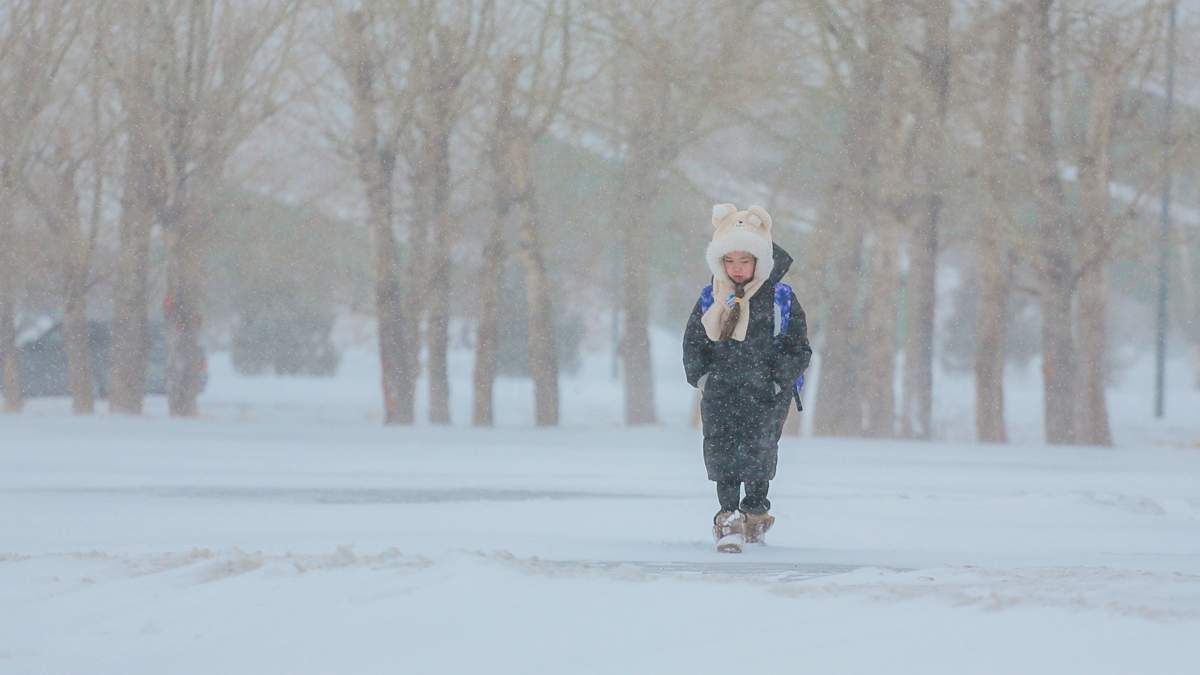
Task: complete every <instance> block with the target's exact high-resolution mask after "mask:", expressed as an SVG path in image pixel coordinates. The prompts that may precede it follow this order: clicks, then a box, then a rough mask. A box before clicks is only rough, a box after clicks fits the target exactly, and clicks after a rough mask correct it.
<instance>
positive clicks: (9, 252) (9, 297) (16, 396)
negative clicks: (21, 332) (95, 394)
mask: <svg viewBox="0 0 1200 675" xmlns="http://www.w3.org/2000/svg"><path fill="white" fill-rule="evenodd" d="M5 188H6V186H5V185H2V184H0V377H2V378H3V380H2V382H0V385H2V387H0V388H3V390H4V412H6V413H19V412H21V409H22V408H24V407H25V397H24V395H23V394H22V392H21V361H20V353H19V352H18V347H17V325H16V320H17V316H16V315H17V302H16V299H17V289H16V274H15V273H14V269H13V268H14V261H13V257H14V256H15V251H14V246H13V245H12V242H13V241H14V240H15V239H16V237H15V236H14V233H13V227H14V224H13V221H12V210H11V206H10V205H11V203H12V202H11V200H9V199H6V198H5V197H7V194H6V192H7V191H6V189H5Z"/></svg>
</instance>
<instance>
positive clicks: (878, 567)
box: [0, 344, 1200, 675]
mask: <svg viewBox="0 0 1200 675" xmlns="http://www.w3.org/2000/svg"><path fill="white" fill-rule="evenodd" d="M662 349H663V350H664V351H662V352H660V353H659V357H660V358H659V365H658V366H657V370H658V371H659V372H658V374H659V375H660V386H659V390H658V397H659V401H660V408H661V410H660V412H661V414H662V418H663V420H664V422H663V424H662V425H661V426H659V427H655V428H649V429H636V430H629V429H623V428H621V427H620V426H619V425H618V421H619V418H620V410H621V407H620V406H621V404H620V398H619V391H620V390H619V386H618V385H617V384H616V383H613V382H611V381H610V380H609V379H608V378H607V363H606V362H605V360H604V359H602V358H598V359H595V360H592V361H589V362H588V364H587V366H586V367H585V369H584V372H583V373H581V374H580V375H579V376H578V377H576V378H573V379H569V380H567V381H565V382H564V387H563V398H564V402H563V409H564V418H565V424H564V426H563V428H560V429H555V430H535V429H531V428H529V427H528V419H529V407H530V404H529V400H528V399H529V397H530V394H529V387H528V384H527V383H524V382H517V381H502V382H501V385H500V387H499V392H498V394H499V395H498V406H499V409H498V413H499V420H500V422H501V427H500V428H499V429H497V430H493V431H479V430H472V429H469V428H465V426H456V427H453V428H444V429H443V428H430V427H427V426H418V427H416V428H409V429H389V428H383V427H381V426H380V425H379V401H378V390H377V385H376V382H377V369H376V366H375V364H374V362H373V360H372V359H371V358H370V355H369V354H365V353H357V352H356V353H351V354H349V355H348V358H347V362H346V363H345V366H344V368H343V370H342V373H341V374H340V375H339V377H337V378H335V379H332V380H304V379H296V380H291V379H274V378H262V379H247V378H240V377H237V376H236V375H234V374H233V373H232V371H231V370H230V369H229V368H228V363H227V360H226V359H225V358H224V357H223V355H220V354H217V355H213V357H212V369H213V372H212V381H211V386H210V388H209V390H208V391H207V392H206V393H205V395H204V397H203V399H202V401H201V407H202V413H203V414H202V416H201V418H200V419H197V420H191V421H177V420H170V419H166V418H165V417H164V416H163V413H162V402H161V401H152V405H151V411H150V414H149V415H148V416H147V417H146V418H143V419H126V418H117V417H110V416H107V415H98V416H97V417H95V418H90V419H79V418H73V417H71V416H70V415H69V414H67V411H68V410H69V406H68V405H67V404H66V402H64V401H61V400H50V401H36V402H34V403H33V404H32V405H31V406H30V409H29V410H28V411H27V413H25V414H23V415H21V416H18V417H0V608H2V610H0V673H3V674H5V675H7V674H9V673H12V674H14V675H15V674H22V675H24V674H40V673H55V674H58V673H72V674H73V673H88V674H91V673H114V674H115V673H121V674H129V673H155V674H157V673H173V674H174V673H204V674H212V673H252V674H255V675H259V674H265V673H278V674H285V673H286V674H295V673H322V674H323V673H331V674H333V673H337V674H348V673H441V674H453V673H463V674H476V673H480V674H487V675H498V674H503V673H534V672H549V673H655V674H661V673H687V674H688V675H697V674H702V673H721V674H722V675H727V674H729V673H765V672H778V673H782V672H803V673H920V674H922V675H924V674H931V673H946V674H953V675H963V674H976V673H1006V674H1007V673H1020V674H1022V675H1026V674H1030V673H1054V674H1067V673H1086V674H1089V675H1090V674H1097V673H1121V674H1127V673H1134V674H1139V675H1142V674H1151V675H1152V674H1159V673H1163V674H1165V673H1195V672H1197V664H1198V663H1200V646H1198V644H1200V643H1198V641H1197V640H1196V636H1197V635H1200V415H1197V414H1196V413H1197V411H1200V394H1197V393H1196V392H1194V391H1189V390H1188V389H1187V388H1186V387H1185V386H1184V383H1183V382H1182V380H1184V379H1185V378H1184V377H1183V375H1182V374H1181V373H1180V374H1179V376H1174V375H1173V377H1172V381H1173V382H1179V383H1178V384H1176V385H1175V386H1174V387H1173V389H1172V391H1171V394H1170V399H1169V400H1170V408H1169V415H1168V417H1167V419H1166V421H1163V422H1155V421H1153V420H1151V419H1150V417H1149V404H1148V400H1149V397H1148V396H1146V395H1144V394H1143V393H1141V391H1142V390H1144V391H1146V392H1148V391H1149V389H1148V386H1145V387H1143V386H1142V384H1141V383H1140V380H1139V378H1143V377H1144V375H1145V373H1142V372H1138V371H1135V372H1132V373H1130V374H1129V375H1128V376H1127V380H1136V381H1138V382H1137V383H1136V384H1137V386H1136V387H1134V386H1133V385H1129V384H1126V385H1125V386H1123V387H1120V388H1117V389H1114V391H1113V392H1112V395H1113V399H1114V401H1113V406H1112V407H1113V413H1114V428H1115V434H1116V437H1117V440H1118V447H1116V448H1109V449H1101V448H1054V447H1046V446H1043V445H1041V444H1039V443H1038V442H1037V440H1036V438H1037V437H1038V436H1039V435H1040V434H1039V432H1038V428H1039V425H1040V423H1039V422H1038V420H1037V414H1038V409H1039V408H1040V403H1039V402H1038V398H1037V393H1036V387H1037V382H1036V379H1035V378H1032V377H1025V378H1022V377H1019V376H1014V377H1012V378H1010V380H1011V384H1010V388H1009V396H1010V406H1009V410H1010V425H1011V427H1012V428H1013V432H1014V436H1015V437H1017V439H1018V440H1019V441H1020V442H1019V443H1016V444H1014V445H1011V446H997V447H986V446H979V445H974V444H970V443H966V442H959V441H948V442H939V443H929V444H921V443H907V442H879V441H862V440H830V439H814V438H807V437H803V438H796V437H790V438H786V439H785V440H784V443H783V447H782V450H781V462H780V474H779V478H778V480H776V481H775V482H774V483H773V484H772V490H771V497H772V499H773V501H774V504H775V507H774V509H773V512H774V513H775V514H776V515H777V516H778V519H779V520H778V524H777V525H776V527H775V529H774V530H773V531H772V532H771V535H770V541H771V544H770V546H768V547H765V548H753V549H750V550H748V551H747V552H746V553H745V554H743V555H741V556H730V555H720V554H717V553H715V552H714V551H713V550H712V544H711V540H710V539H709V534H708V529H709V522H710V518H711V516H712V513H713V511H714V510H715V497H714V494H713V490H712V485H711V484H710V483H709V482H708V481H706V480H705V476H704V471H703V466H702V463H701V461H700V456H699V441H698V432H697V431H694V430H692V429H689V428H687V426H686V422H687V419H688V416H689V411H690V405H691V394H690V391H689V390H688V388H687V387H686V385H684V384H681V383H679V381H678V380H679V373H678V365H677V361H675V360H672V359H673V358H675V357H673V356H672V355H671V354H670V349H671V346H670V344H665V345H664V346H663V347H662ZM453 372H454V388H455V398H454V413H455V415H456V420H457V421H459V422H460V424H461V422H462V421H464V420H466V419H468V416H469V392H468V391H467V388H468V385H467V383H468V382H469V361H468V360H466V359H465V358H459V359H457V360H456V362H455V364H453ZM1146 384H1147V385H1148V380H1147V381H1146ZM941 385H942V386H941V389H940V392H941V393H940V398H939V403H938V424H939V429H941V430H943V433H944V436H945V437H947V438H958V437H960V436H961V435H962V434H965V433H967V432H968V431H969V425H970V410H969V400H970V398H969V392H970V389H969V382H958V381H946V382H942V383H941ZM964 398H965V401H966V402H965V403H964ZM964 406H968V407H966V408H965V410H966V413H965V422H964V421H963V419H964V412H963V410H964ZM964 424H965V425H966V426H965V427H964Z"/></svg>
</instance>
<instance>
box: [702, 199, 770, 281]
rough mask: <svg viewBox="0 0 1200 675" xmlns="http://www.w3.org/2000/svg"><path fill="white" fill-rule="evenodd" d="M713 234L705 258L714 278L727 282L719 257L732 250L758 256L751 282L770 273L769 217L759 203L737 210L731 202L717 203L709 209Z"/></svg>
mask: <svg viewBox="0 0 1200 675" xmlns="http://www.w3.org/2000/svg"><path fill="white" fill-rule="evenodd" d="M712 224H713V236H712V241H711V242H709V244H708V250H707V251H705V254H704V257H705V258H706V259H707V260H708V268H709V269H710V270H712V273H713V277H714V278H715V279H719V280H724V281H729V280H730V279H729V277H728V276H727V275H726V274H725V265H724V264H723V263H722V262H721V259H722V258H724V257H725V256H726V255H728V254H730V253H733V252H735V251H746V252H747V253H749V254H750V255H752V256H754V257H755V258H757V262H756V263H755V267H754V279H753V281H761V280H763V279H766V278H767V277H769V276H771V271H772V270H773V269H775V257H774V255H773V251H772V249H773V247H772V241H771V216H770V214H768V213H767V210H766V209H764V208H763V207H761V206H751V207H750V208H748V209H746V210H745V211H738V209H737V207H736V206H734V205H733V204H717V205H716V206H714V207H713V209H712Z"/></svg>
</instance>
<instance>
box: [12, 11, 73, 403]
mask: <svg viewBox="0 0 1200 675" xmlns="http://www.w3.org/2000/svg"><path fill="white" fill-rule="evenodd" d="M3 16H4V21H3V23H0V88H2V90H3V91H4V96H3V97H0V359H2V360H3V364H2V368H3V385H4V409H5V411H7V412H19V411H20V410H21V408H22V404H23V401H22V397H21V380H20V366H19V362H18V360H17V359H18V356H17V343H16V338H17V335H16V320H15V314H16V309H17V305H16V299H17V284H18V281H17V279H16V278H15V276H14V272H13V271H14V268H15V266H16V264H15V263H16V261H14V260H11V259H8V256H11V255H14V252H15V250H16V246H15V227H16V223H15V222H14V220H13V218H12V215H13V213H14V212H15V210H16V200H17V197H18V193H20V192H23V191H24V190H23V183H22V181H23V180H24V179H25V176H26V175H27V172H28V170H29V164H30V162H31V161H32V143H33V139H34V134H33V133H32V132H33V129H34V126H35V125H36V124H37V122H38V119H39V117H40V116H41V115H42V113H43V112H44V111H45V110H46V108H47V106H49V105H50V104H51V103H52V94H53V88H54V83H55V81H56V79H58V78H59V77H60V75H61V73H62V69H63V64H64V61H65V59H66V57H67V53H68V51H69V50H70V49H71V47H72V46H73V45H74V44H75V41H76V39H77V38H78V36H79V34H80V31H81V28H82V12H81V11H80V4H79V3H78V2H75V1H74V0H45V1H41V0H11V1H10V2H8V3H7V4H6V6H5V7H4V8H3Z"/></svg>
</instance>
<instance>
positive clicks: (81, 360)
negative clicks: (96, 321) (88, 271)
mask: <svg viewBox="0 0 1200 675" xmlns="http://www.w3.org/2000/svg"><path fill="white" fill-rule="evenodd" d="M71 286H72V288H71V289H70V290H69V291H68V296H67V307H66V313H65V315H64V316H63V338H64V347H65V349H66V353H67V385H68V388H69V389H70V391H71V410H72V412H74V413H75V414H76V415H90V414H92V412H93V411H94V410H95V407H96V389H95V382H96V381H95V378H94V375H93V368H94V365H93V363H92V349H91V344H90V342H91V341H90V340H89V339H88V323H87V302H86V300H85V297H84V293H83V289H81V288H78V284H76V283H74V282H72V283H71Z"/></svg>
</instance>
